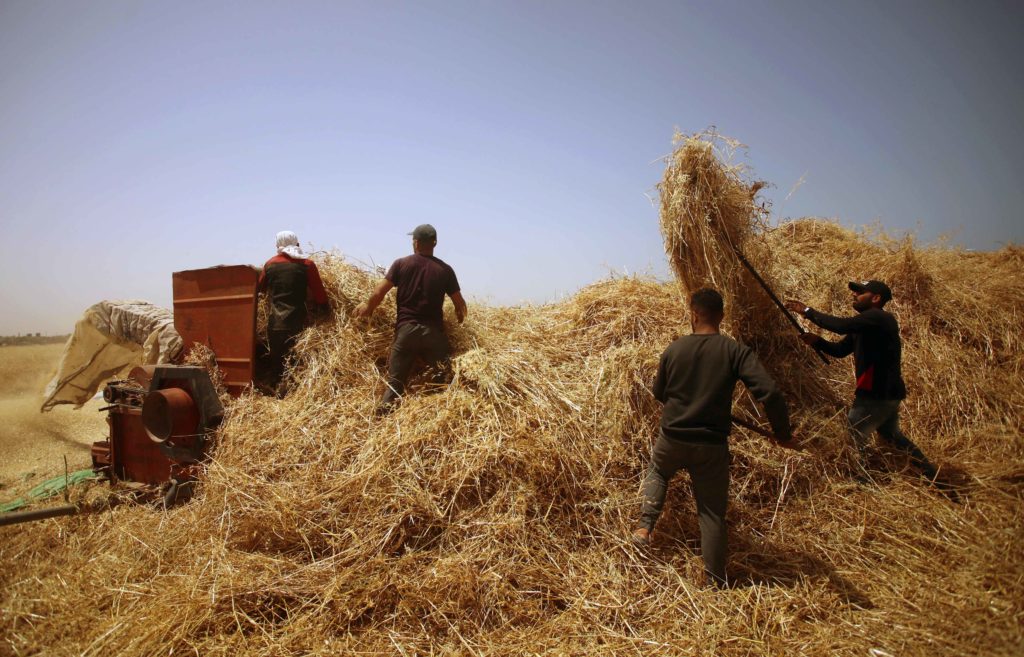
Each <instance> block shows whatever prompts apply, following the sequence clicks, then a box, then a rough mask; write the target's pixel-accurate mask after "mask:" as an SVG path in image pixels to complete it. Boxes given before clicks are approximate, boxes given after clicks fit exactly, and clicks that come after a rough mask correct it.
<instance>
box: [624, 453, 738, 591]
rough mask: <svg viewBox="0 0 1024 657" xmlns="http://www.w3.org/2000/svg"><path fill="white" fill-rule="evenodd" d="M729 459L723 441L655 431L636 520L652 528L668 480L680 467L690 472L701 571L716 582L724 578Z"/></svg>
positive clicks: (662, 504) (721, 582) (663, 497)
mask: <svg viewBox="0 0 1024 657" xmlns="http://www.w3.org/2000/svg"><path fill="white" fill-rule="evenodd" d="M730 460H731V457H730V456H729V446H728V445H727V444H725V443H722V444H704V443H686V442H681V441H678V440H672V439H670V438H666V437H665V435H664V434H659V436H658V440H657V441H656V442H655V443H654V452H653V455H652V458H651V468H650V470H648V471H647V477H646V479H644V487H643V495H644V502H643V509H642V511H641V520H640V524H641V526H643V527H646V528H647V529H648V530H649V531H653V530H654V524H655V523H656V522H657V521H658V516H660V515H661V509H662V507H663V506H664V504H665V493H666V491H667V490H668V482H669V481H670V480H671V479H672V477H674V476H675V474H676V473H677V472H678V471H679V470H681V469H684V470H686V471H687V472H689V473H690V485H691V487H692V490H693V499H694V501H695V502H696V503H697V520H698V523H699V524H700V551H701V557H702V558H703V559H704V572H706V573H707V575H708V577H709V578H710V579H711V580H713V581H714V582H715V583H717V584H724V583H725V581H726V580H725V561H726V556H727V550H728V536H727V534H726V528H725V511H726V505H727V503H728V498H729V462H730Z"/></svg>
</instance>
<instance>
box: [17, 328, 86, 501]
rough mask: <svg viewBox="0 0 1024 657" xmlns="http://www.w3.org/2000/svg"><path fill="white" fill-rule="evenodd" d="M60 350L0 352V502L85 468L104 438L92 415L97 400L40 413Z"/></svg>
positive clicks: (50, 347)
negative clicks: (67, 470)
mask: <svg viewBox="0 0 1024 657" xmlns="http://www.w3.org/2000/svg"><path fill="white" fill-rule="evenodd" d="M63 348H64V345H62V344H30V345H5V346H2V347H0V452H2V453H3V454H4V457H3V459H2V460H0V487H2V488H0V490H2V491H3V496H2V498H0V499H2V501H7V498H9V497H17V494H16V493H20V492H22V491H23V490H24V489H26V488H31V486H32V485H34V484H37V483H39V482H40V481H43V480H44V479H46V478H48V477H53V476H56V475H58V474H62V473H63V472H64V457H65V456H66V457H67V459H68V467H69V468H70V469H71V470H72V471H73V470H80V469H82V468H87V467H89V463H90V459H89V445H90V444H91V443H92V442H93V441H96V440H100V439H102V438H103V437H104V436H105V434H106V422H105V420H104V416H103V414H102V413H99V412H97V410H98V409H99V408H100V407H101V406H102V405H103V403H102V401H101V400H93V401H90V402H89V403H87V404H85V405H84V406H83V407H82V408H81V409H79V410H74V409H73V408H72V407H70V406H67V407H59V408H57V409H55V410H54V411H52V412H50V413H40V412H39V404H40V403H41V400H42V396H43V388H44V387H45V386H46V383H47V381H49V379H50V377H51V376H52V375H53V371H54V368H55V367H56V365H57V361H58V359H59V358H60V354H61V350H62V349H63Z"/></svg>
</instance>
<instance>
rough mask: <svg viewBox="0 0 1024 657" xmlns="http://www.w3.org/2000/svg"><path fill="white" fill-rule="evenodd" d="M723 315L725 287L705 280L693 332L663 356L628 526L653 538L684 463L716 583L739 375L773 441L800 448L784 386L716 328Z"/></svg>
mask: <svg viewBox="0 0 1024 657" xmlns="http://www.w3.org/2000/svg"><path fill="white" fill-rule="evenodd" d="M723 317H724V303H723V301H722V295H721V294H719V293H718V292H717V291H715V290H712V289H709V288H703V289H700V290H697V291H696V292H694V293H693V295H692V296H691V297H690V319H691V324H692V327H693V333H692V334H690V335H685V336H683V337H681V338H679V339H678V340H676V341H675V342H673V343H672V344H671V345H669V347H668V349H666V350H665V353H664V354H663V355H662V356H661V362H660V363H659V364H658V375H657V378H655V380H654V390H653V392H654V397H655V398H656V399H657V400H658V401H660V402H661V403H662V404H664V408H663V409H662V412H661V432H660V435H659V436H658V439H657V442H656V443H655V445H654V452H653V457H652V459H651V467H650V470H648V472H647V477H646V479H645V480H644V486H643V495H644V502H643V508H642V511H641V516H640V523H639V526H638V528H637V529H636V531H635V532H634V533H633V540H634V541H635V542H636V543H638V544H641V545H646V544H648V543H649V542H650V540H651V533H652V532H653V531H654V525H655V523H656V522H657V521H658V516H660V515H661V510H662V506H663V505H664V503H665V492H666V490H667V488H668V482H669V480H671V479H672V477H673V476H675V474H676V472H678V471H679V470H681V469H685V470H686V471H687V472H689V473H690V483H691V484H692V488H693V497H694V500H695V501H696V503H697V515H698V520H699V524H700V543H701V555H702V556H703V558H704V571H705V573H706V574H707V576H708V578H709V580H710V581H712V582H713V583H715V584H717V585H724V584H725V583H726V576H725V562H726V555H727V541H726V525H725V512H726V505H727V500H728V496H729V461H730V460H731V459H730V456H729V443H728V438H729V431H730V429H731V428H732V393H733V389H734V388H735V386H736V381H737V380H739V381H743V383H744V384H745V385H746V386H747V388H749V389H750V391H751V393H753V395H754V397H755V398H756V399H757V400H758V401H759V402H760V403H761V404H763V405H764V408H765V412H766V413H767V415H768V421H769V422H770V424H771V427H772V432H773V433H774V436H775V440H776V442H778V443H779V444H780V445H781V446H783V447H789V448H793V449H798V447H797V445H796V444H795V443H793V436H792V433H791V430H790V426H789V413H788V411H787V409H786V401H785V399H783V397H782V393H780V392H779V389H778V388H777V387H776V385H775V382H774V381H773V380H772V378H771V376H769V375H768V373H767V372H766V371H765V369H764V367H763V366H762V365H761V363H760V361H759V360H758V359H757V356H756V355H755V354H754V352H753V351H752V350H751V349H750V348H749V347H746V346H745V345H743V344H740V343H739V342H736V341H735V340H733V339H731V338H728V337H726V336H724V335H722V334H721V333H720V331H719V329H720V326H721V324H722V319H723Z"/></svg>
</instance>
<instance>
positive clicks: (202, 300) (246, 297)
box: [174, 294, 252, 306]
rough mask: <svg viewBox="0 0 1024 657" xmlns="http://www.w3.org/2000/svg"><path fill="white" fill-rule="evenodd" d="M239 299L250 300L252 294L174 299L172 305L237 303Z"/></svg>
mask: <svg viewBox="0 0 1024 657" xmlns="http://www.w3.org/2000/svg"><path fill="white" fill-rule="evenodd" d="M240 299H244V300H247V301H248V300H251V299H252V294H229V295H226V296H222V297H190V298H188V299H175V300H174V305H176V306H177V305H179V304H186V303H207V302H209V301H238V300H240Z"/></svg>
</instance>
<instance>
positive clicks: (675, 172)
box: [658, 130, 784, 343]
mask: <svg viewBox="0 0 1024 657" xmlns="http://www.w3.org/2000/svg"><path fill="white" fill-rule="evenodd" d="M673 141H674V143H675V144H676V148H675V150H674V151H673V152H672V154H671V155H670V156H669V157H668V158H666V167H665V174H664V176H663V177H662V180H661V183H659V184H658V192H659V194H660V198H661V215H660V216H661V234H662V236H663V237H664V239H665V253H666V255H667V256H668V259H669V263H670V264H671V265H672V270H673V272H675V275H676V279H677V280H678V281H679V284H680V286H681V288H682V293H683V296H684V297H688V296H689V294H691V293H692V292H694V291H695V290H697V289H699V288H702V287H713V288H715V289H717V290H718V291H719V292H721V293H722V296H723V297H724V299H725V304H726V309H727V319H726V324H725V325H726V327H727V328H728V329H729V330H730V332H732V333H733V334H734V335H736V336H739V337H741V338H742V339H744V340H745V341H747V342H751V343H764V342H765V339H766V338H768V337H770V336H774V335H775V334H777V333H779V332H781V329H782V328H784V327H783V325H782V323H781V322H780V315H779V311H778V310H777V309H776V308H775V306H774V305H773V304H772V302H771V299H770V298H769V297H768V296H766V295H765V293H764V291H763V290H762V289H761V287H760V286H759V285H758V283H757V281H756V280H755V279H754V278H753V276H751V275H750V273H749V272H748V271H747V270H746V269H745V268H744V267H743V266H742V264H741V262H740V260H739V258H738V257H737V255H736V251H737V250H739V252H740V253H743V254H744V256H745V257H746V258H747V260H748V261H749V262H750V263H751V264H752V265H753V266H754V268H755V269H757V270H758V273H759V274H761V276H762V278H764V279H765V280H766V282H768V284H769V285H772V276H771V273H772V272H771V268H770V266H771V258H770V254H769V253H767V252H766V250H765V249H764V248H763V246H762V245H760V244H758V243H757V240H758V238H759V237H760V236H761V235H762V234H763V232H764V228H765V227H766V225H767V224H766V221H765V220H766V219H767V217H768V210H767V206H766V205H765V204H764V203H760V204H759V203H758V202H757V192H758V190H760V189H761V188H762V187H763V186H764V183H763V182H759V181H750V180H747V179H746V173H747V171H746V168H745V167H744V166H743V165H742V164H736V163H733V156H734V154H735V151H736V149H737V148H739V147H740V146H741V145H740V144H739V143H738V142H736V141H734V140H731V139H728V138H726V137H723V136H721V135H719V134H718V133H717V132H715V131H714V130H708V131H705V132H701V133H697V134H694V135H683V134H679V133H677V134H676V136H675V139H674V140H673Z"/></svg>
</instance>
